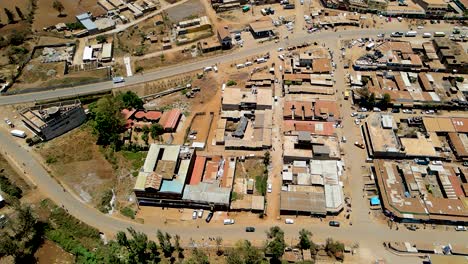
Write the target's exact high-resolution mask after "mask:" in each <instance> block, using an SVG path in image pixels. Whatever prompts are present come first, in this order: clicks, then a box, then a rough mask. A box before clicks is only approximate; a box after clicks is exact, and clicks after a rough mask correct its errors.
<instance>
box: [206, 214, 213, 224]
mask: <svg viewBox="0 0 468 264" xmlns="http://www.w3.org/2000/svg"><path fill="white" fill-rule="evenodd" d="M211 218H213V212H210V213H209V214H208V216H207V217H206V219H205V221H206V222H207V223H209V222H210V221H211Z"/></svg>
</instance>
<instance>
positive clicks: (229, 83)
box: [226, 80, 237, 86]
mask: <svg viewBox="0 0 468 264" xmlns="http://www.w3.org/2000/svg"><path fill="white" fill-rule="evenodd" d="M226 85H227V86H234V85H237V82H236V81H234V80H229V81H228V82H227V83H226Z"/></svg>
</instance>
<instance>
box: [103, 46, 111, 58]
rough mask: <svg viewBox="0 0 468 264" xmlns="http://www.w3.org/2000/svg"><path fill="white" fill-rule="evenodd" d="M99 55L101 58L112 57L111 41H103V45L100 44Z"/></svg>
mask: <svg viewBox="0 0 468 264" xmlns="http://www.w3.org/2000/svg"><path fill="white" fill-rule="evenodd" d="M101 57H102V58H103V59H104V58H111V57H112V43H105V44H104V45H102V53H101Z"/></svg>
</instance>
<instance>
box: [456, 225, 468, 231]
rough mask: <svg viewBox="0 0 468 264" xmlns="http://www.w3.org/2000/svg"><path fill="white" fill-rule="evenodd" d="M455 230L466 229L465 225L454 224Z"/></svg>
mask: <svg viewBox="0 0 468 264" xmlns="http://www.w3.org/2000/svg"><path fill="white" fill-rule="evenodd" d="M455 231H466V226H456V227H455Z"/></svg>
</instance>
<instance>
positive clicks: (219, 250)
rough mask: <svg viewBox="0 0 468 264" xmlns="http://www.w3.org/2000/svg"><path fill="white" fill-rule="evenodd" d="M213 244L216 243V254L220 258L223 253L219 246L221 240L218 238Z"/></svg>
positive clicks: (221, 242)
mask: <svg viewBox="0 0 468 264" xmlns="http://www.w3.org/2000/svg"><path fill="white" fill-rule="evenodd" d="M215 242H216V254H217V255H218V256H221V255H222V254H223V253H224V252H223V250H222V249H221V245H222V244H223V238H222V237H220V236H218V237H216V239H215Z"/></svg>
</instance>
